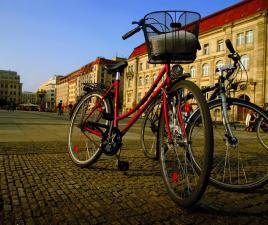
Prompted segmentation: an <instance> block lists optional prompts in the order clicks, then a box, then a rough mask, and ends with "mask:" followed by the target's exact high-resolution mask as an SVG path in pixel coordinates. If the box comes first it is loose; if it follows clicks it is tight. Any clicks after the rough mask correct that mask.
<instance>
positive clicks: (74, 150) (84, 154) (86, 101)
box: [68, 91, 112, 167]
mask: <svg viewBox="0 0 268 225" xmlns="http://www.w3.org/2000/svg"><path fill="white" fill-rule="evenodd" d="M102 96H103V93H102V92H100V91H92V92H89V93H87V94H86V95H85V96H84V97H83V98H82V99H81V100H80V101H79V103H78V104H77V106H76V107H75V110H74V112H73V114H72V117H71V122H70V127H69V134H68V152H69V155H70V158H71V159H72V161H73V162H74V163H75V164H76V165H78V166H80V167H86V166H90V165H92V164H93V163H95V162H96V161H97V159H98V158H99V157H100V155H101V153H102V149H101V144H102V137H98V136H97V135H95V134H93V133H92V132H88V131H87V130H86V129H85V127H86V126H85V124H86V123H88V122H96V123H98V124H102V125H105V126H111V121H109V120H107V119H104V118H103V116H102V115H103V113H111V112H112V108H111V103H110V101H109V100H108V99H103V100H101V98H102ZM98 100H99V101H102V102H100V106H99V107H98V108H96V110H94V111H93V113H92V114H91V116H90V117H88V115H89V114H88V113H89V112H92V111H90V110H92V109H93V108H94V106H95V103H96V102H98ZM86 115H87V116H86ZM90 128H91V129H92V130H95V131H96V132H100V133H102V134H103V133H104V132H105V130H106V129H105V128H103V127H98V126H97V125H93V126H92V127H90ZM91 153H92V154H91Z"/></svg>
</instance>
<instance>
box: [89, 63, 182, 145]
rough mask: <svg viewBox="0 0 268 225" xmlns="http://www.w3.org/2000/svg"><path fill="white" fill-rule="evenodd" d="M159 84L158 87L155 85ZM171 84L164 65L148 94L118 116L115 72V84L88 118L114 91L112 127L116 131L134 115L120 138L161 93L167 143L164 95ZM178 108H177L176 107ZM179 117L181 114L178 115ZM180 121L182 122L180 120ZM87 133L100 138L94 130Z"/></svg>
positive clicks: (168, 71) (165, 96) (166, 65)
mask: <svg viewBox="0 0 268 225" xmlns="http://www.w3.org/2000/svg"><path fill="white" fill-rule="evenodd" d="M165 74H166V75H167V76H166V79H165V80H164V81H163V82H162V83H160V80H161V79H162V77H163V76H164V75H165ZM159 83H160V85H159V87H157V85H158V84H159ZM170 84H171V79H170V65H169V64H165V65H164V67H163V68H162V70H161V71H160V72H159V74H158V76H157V78H156V80H155V81H154V82H153V84H152V85H151V87H150V89H149V90H148V92H147V93H146V94H145V96H144V97H143V98H142V99H141V100H140V101H139V102H138V104H136V105H135V106H134V107H133V108H132V109H130V110H129V111H128V112H126V113H124V114H122V115H119V110H118V105H119V104H118V103H119V85H120V73H119V72H117V74H116V80H115V82H114V83H113V84H112V85H111V87H110V88H109V89H108V90H107V91H106V92H105V94H104V95H103V96H102V98H101V99H100V101H99V103H97V104H96V105H95V107H94V108H93V109H92V111H91V113H89V115H88V117H89V116H90V115H91V114H92V113H93V112H94V111H95V110H96V109H97V108H98V107H99V105H100V103H101V102H102V100H103V99H105V98H106V97H107V96H109V95H110V94H111V92H112V90H115V92H114V115H113V127H114V128H117V129H118V123H119V121H120V120H122V119H125V118H127V117H128V116H130V115H132V114H134V113H135V112H136V113H135V114H134V115H133V117H132V118H131V120H130V121H129V122H128V123H127V124H126V125H125V127H124V128H123V129H122V130H120V133H121V135H122V136H124V135H125V134H126V132H127V131H128V130H129V128H130V127H131V126H132V125H133V124H134V123H135V122H136V121H137V119H138V118H139V116H140V115H141V114H142V113H143V112H144V111H145V110H146V109H147V107H148V106H149V104H150V103H151V102H152V101H153V99H154V98H155V97H156V96H157V95H158V94H159V93H160V92H161V91H162V96H163V110H164V118H165V121H166V129H167V134H168V139H169V141H172V140H171V131H170V128H169V124H168V111H167V93H166V87H168V86H169V85H170ZM178 108H179V107H178ZM178 114H179V115H181V113H178ZM181 121H182V120H181ZM85 129H86V130H88V131H89V132H92V133H93V134H95V135H97V136H99V137H102V133H101V132H98V131H96V130H92V129H90V128H85Z"/></svg>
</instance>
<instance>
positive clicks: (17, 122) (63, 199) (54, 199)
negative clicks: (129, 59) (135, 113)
mask: <svg viewBox="0 0 268 225" xmlns="http://www.w3.org/2000/svg"><path fill="white" fill-rule="evenodd" d="M68 122H69V121H68V118H67V116H66V115H65V116H63V117H59V116H58V115H56V114H53V113H40V112H6V111H0V180H1V186H0V200H1V202H0V224H4V225H6V224H29V225H30V224H122V225H125V224H204V225H205V224H217V225H218V224H219V225H221V224H259V225H260V224H265V223H267V221H268V187H267V185H266V186H265V187H263V188H261V189H258V190H256V191H254V192H252V193H230V192H225V191H222V190H219V189H216V188H214V187H213V186H211V185H210V186H209V187H208V189H207V191H206V193H205V194H204V196H203V198H202V199H201V201H200V202H199V203H198V204H197V206H196V207H194V208H193V209H191V210H184V209H182V208H180V207H179V206H177V205H176V204H175V203H174V202H173V201H172V200H171V199H170V198H169V196H168V195H167V192H166V189H165V187H164V183H163V181H162V178H161V174H160V166H159V163H158V162H157V161H153V160H148V159H146V158H145V157H144V155H143V152H142V150H141V147H140V141H139V129H140V128H139V124H138V125H137V126H134V127H133V128H132V129H131V130H130V134H129V136H126V138H125V139H124V141H125V142H124V143H125V145H124V148H123V151H122V157H123V158H124V159H125V160H127V161H129V163H130V169H129V171H127V172H125V173H124V172H120V171H118V170H117V168H116V163H115V162H116V160H115V159H114V158H107V157H102V158H101V159H100V160H99V161H98V162H97V163H96V164H95V165H94V166H93V167H91V168H84V169H81V168H79V167H77V166H75V165H74V164H73V163H72V162H71V160H70V158H69V156H68V153H67V150H66V137H67V130H68Z"/></svg>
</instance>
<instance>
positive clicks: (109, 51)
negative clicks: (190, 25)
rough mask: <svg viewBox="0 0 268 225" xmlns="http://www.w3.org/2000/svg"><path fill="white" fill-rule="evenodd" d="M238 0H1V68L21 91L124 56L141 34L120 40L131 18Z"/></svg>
mask: <svg viewBox="0 0 268 225" xmlns="http://www.w3.org/2000/svg"><path fill="white" fill-rule="evenodd" d="M239 1H240V0H0V31H1V33H0V69H4V70H13V71H17V72H18V73H19V74H20V75H21V82H22V83H23V91H36V89H37V88H38V87H39V85H40V84H41V83H42V82H44V81H46V80H48V79H49V78H50V77H52V76H53V75H54V74H61V75H66V74H68V73H70V72H72V71H74V70H76V69H78V68H80V67H81V66H82V65H84V64H87V63H89V62H90V61H92V60H94V59H95V58H96V57H97V56H103V57H106V58H112V57H113V56H116V55H117V56H120V57H128V56H129V55H130V53H131V51H132V50H133V48H134V47H136V46H137V45H139V44H141V43H142V42H143V41H144V39H143V34H142V33H141V32H140V33H139V34H137V35H135V36H132V37H131V38H129V39H127V40H126V41H123V40H122V38H121V36H122V34H124V33H125V32H127V31H129V30H130V29H132V28H134V26H133V25H131V22H132V21H133V20H138V19H140V18H142V17H143V16H144V15H145V14H146V13H148V12H151V11H157V10H190V11H197V12H199V13H200V14H201V15H202V17H204V16H206V15H209V14H211V13H213V12H216V11H219V10H221V9H224V8H226V7H228V6H231V5H233V4H236V3H237V2H239Z"/></svg>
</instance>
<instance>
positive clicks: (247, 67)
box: [241, 55, 249, 70]
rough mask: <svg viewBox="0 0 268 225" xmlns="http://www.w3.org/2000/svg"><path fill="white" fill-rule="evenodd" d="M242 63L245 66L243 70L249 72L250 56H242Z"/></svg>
mask: <svg viewBox="0 0 268 225" xmlns="http://www.w3.org/2000/svg"><path fill="white" fill-rule="evenodd" d="M241 63H242V64H243V67H242V70H249V56H248V55H243V56H241Z"/></svg>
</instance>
